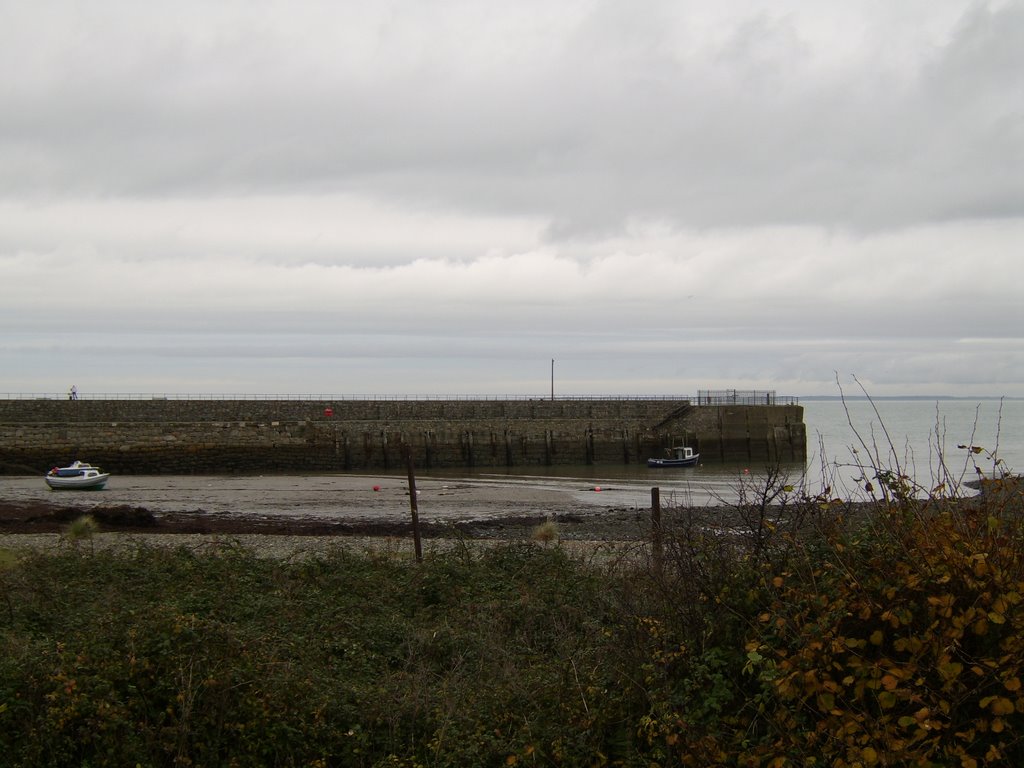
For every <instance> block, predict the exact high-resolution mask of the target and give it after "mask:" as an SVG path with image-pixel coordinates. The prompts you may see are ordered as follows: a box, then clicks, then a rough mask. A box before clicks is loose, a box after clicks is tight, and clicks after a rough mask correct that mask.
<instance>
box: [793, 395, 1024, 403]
mask: <svg viewBox="0 0 1024 768" xmlns="http://www.w3.org/2000/svg"><path fill="white" fill-rule="evenodd" d="M798 399H799V401H800V402H801V403H804V402H822V401H828V402H836V401H840V400H859V401H868V400H875V401H877V402H881V401H883V400H885V401H895V400H915V401H921V400H924V401H927V402H933V401H936V400H960V401H963V400H968V401H973V400H1024V397H1017V396H1014V395H977V396H972V395H870V396H868V395H799V397H798Z"/></svg>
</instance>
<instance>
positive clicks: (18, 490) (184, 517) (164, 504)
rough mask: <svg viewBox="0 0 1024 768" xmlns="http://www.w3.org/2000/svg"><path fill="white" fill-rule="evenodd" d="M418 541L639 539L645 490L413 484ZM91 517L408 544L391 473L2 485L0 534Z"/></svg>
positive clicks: (406, 517) (405, 498)
mask: <svg viewBox="0 0 1024 768" xmlns="http://www.w3.org/2000/svg"><path fill="white" fill-rule="evenodd" d="M416 506H417V513H418V519H419V522H420V529H421V534H422V535H423V536H424V538H450V537H452V536H456V537H465V538H477V539H480V538H497V539H509V538H513V539H518V538H529V536H530V534H531V532H532V531H533V530H534V529H535V528H536V526H537V525H539V524H540V523H542V522H544V521H546V520H552V521H554V522H556V523H557V524H558V527H559V536H560V538H562V539H581V540H582V539H587V540H610V539H615V540H622V539H624V538H625V539H635V538H636V537H638V536H640V535H642V533H643V529H644V528H645V526H644V523H645V522H647V521H648V520H649V515H650V490H649V489H647V488H643V487H639V486H623V487H615V486H612V487H607V488H603V487H601V486H594V485H590V484H588V483H586V482H585V481H580V480H573V479H564V478H562V479H558V480H550V479H545V478H526V479H524V478H498V479H480V478H473V479H465V478H443V479H442V478H433V477H422V478H417V479H416ZM83 514H91V515H93V517H94V518H95V519H96V520H97V521H98V522H99V523H100V528H101V530H103V531H121V532H128V533H146V534H151V535H155V534H169V533H180V534H235V535H244V534H264V535H266V534H276V535H293V536H339V535H340V536H385V537H386V536H407V535H410V534H411V532H412V513H411V504H410V496H409V485H408V478H407V477H404V476H402V477H399V476H395V475H386V476H381V475H350V474H346V475H315V476H296V475H261V476H252V477H238V476H224V477H219V476H218V477H214V476H188V477H185V476H118V477H113V478H111V480H110V481H109V483H108V485H107V487H106V488H104V489H102V490H93V491H67V490H63V491H51V490H50V489H49V488H48V487H47V486H46V485H45V483H44V482H43V480H42V479H41V478H39V477H3V478H0V536H17V535H24V534H38V533H46V534H53V533H59V532H61V531H64V530H65V529H66V528H67V525H68V523H69V522H70V521H72V520H74V519H75V518H76V517H79V516H81V515H83Z"/></svg>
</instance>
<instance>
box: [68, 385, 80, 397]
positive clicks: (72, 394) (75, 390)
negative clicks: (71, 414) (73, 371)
mask: <svg viewBox="0 0 1024 768" xmlns="http://www.w3.org/2000/svg"><path fill="white" fill-rule="evenodd" d="M77 399H78V387H76V386H75V385H74V384H72V385H71V389H70V390H68V400H77Z"/></svg>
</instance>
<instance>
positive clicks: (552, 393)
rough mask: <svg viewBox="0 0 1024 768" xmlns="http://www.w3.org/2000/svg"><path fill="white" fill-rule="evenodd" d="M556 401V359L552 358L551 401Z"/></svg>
mask: <svg viewBox="0 0 1024 768" xmlns="http://www.w3.org/2000/svg"><path fill="white" fill-rule="evenodd" d="M554 399H555V358H553V357H552V358H551V400H552V401H554Z"/></svg>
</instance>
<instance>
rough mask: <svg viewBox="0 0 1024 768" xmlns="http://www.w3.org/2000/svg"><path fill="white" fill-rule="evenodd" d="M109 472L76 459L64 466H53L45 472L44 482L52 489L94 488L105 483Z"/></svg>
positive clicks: (100, 486)
mask: <svg viewBox="0 0 1024 768" xmlns="http://www.w3.org/2000/svg"><path fill="white" fill-rule="evenodd" d="M109 477H110V473H109V472H103V471H102V470H100V468H99V467H94V466H93V465H92V464H86V463H85V462H84V461H76V462H74V463H73V464H69V465H68V466H66V467H54V468H53V469H51V470H50V471H49V472H47V473H46V484H47V485H48V486H50V488H52V489H53V490H64V489H96V488H102V487H103V486H104V485H106V484H107V479H108V478H109Z"/></svg>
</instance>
